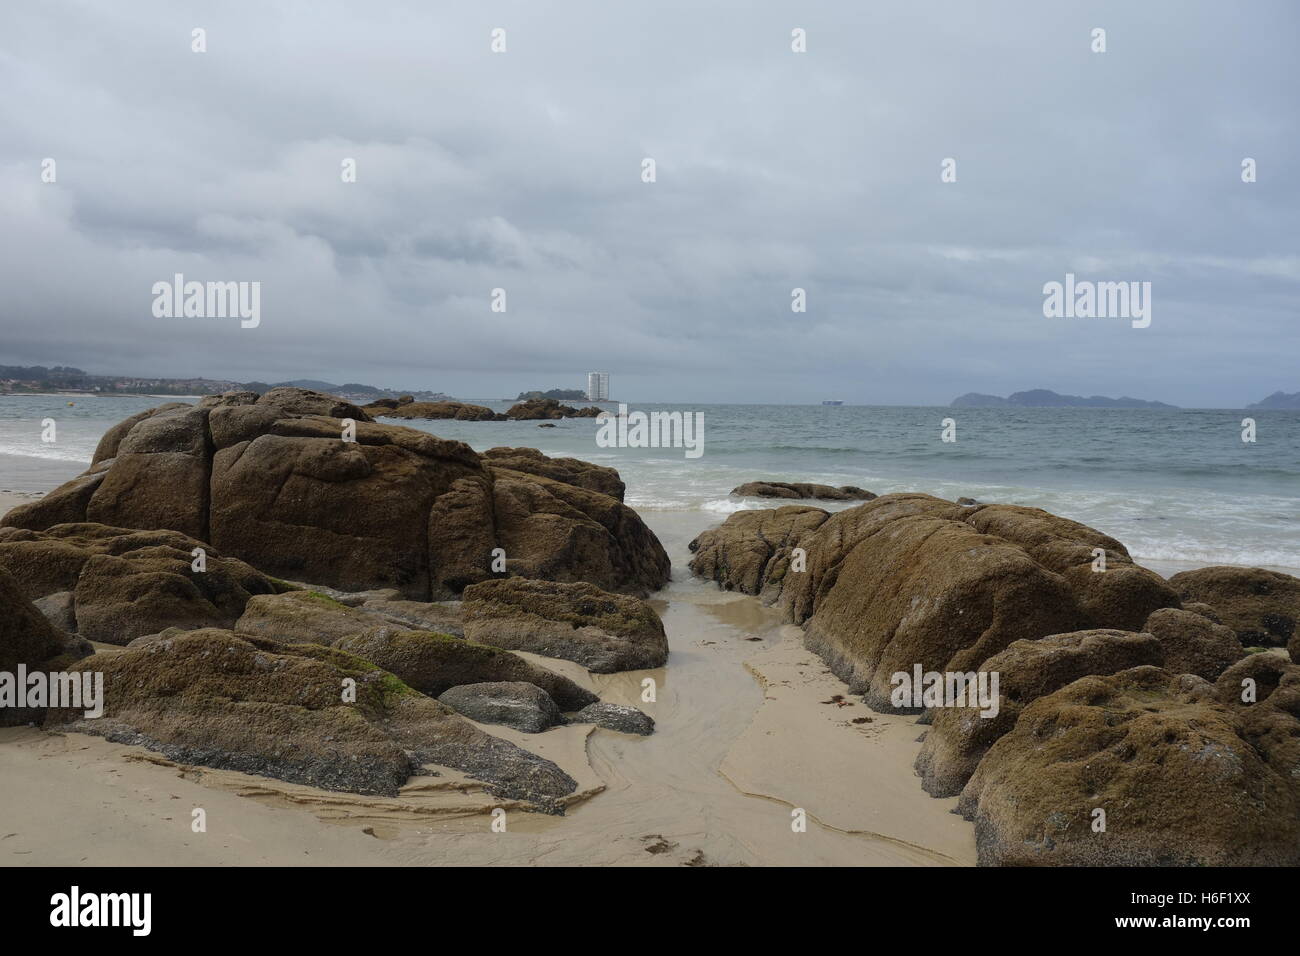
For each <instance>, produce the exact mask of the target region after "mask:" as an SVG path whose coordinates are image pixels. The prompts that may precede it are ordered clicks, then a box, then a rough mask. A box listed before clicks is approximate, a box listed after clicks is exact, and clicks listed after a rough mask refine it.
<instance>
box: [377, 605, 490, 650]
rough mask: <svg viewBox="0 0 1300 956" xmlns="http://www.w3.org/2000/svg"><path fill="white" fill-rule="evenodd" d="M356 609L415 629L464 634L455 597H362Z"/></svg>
mask: <svg viewBox="0 0 1300 956" xmlns="http://www.w3.org/2000/svg"><path fill="white" fill-rule="evenodd" d="M357 610H359V611H361V612H362V613H363V614H369V615H371V616H372V617H376V618H378V619H379V620H381V621H383V622H384V623H386V624H395V625H398V626H399V627H409V628H413V629H415V630H417V631H437V632H438V633H439V634H451V635H453V636H454V637H464V636H465V628H464V625H463V623H462V616H461V605H460V602H459V601H447V602H443V603H440V604H435V603H429V602H425V601H400V600H378V599H373V600H369V601H366V602H365V603H364V604H362V605H361V606H360V607H358V608H357ZM488 643H491V641H489V642H488Z"/></svg>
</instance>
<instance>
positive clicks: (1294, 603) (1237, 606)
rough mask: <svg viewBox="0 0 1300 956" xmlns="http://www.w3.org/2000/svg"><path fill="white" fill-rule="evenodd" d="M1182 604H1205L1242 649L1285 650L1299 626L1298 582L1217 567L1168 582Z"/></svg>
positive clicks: (1285, 576)
mask: <svg viewBox="0 0 1300 956" xmlns="http://www.w3.org/2000/svg"><path fill="white" fill-rule="evenodd" d="M1169 584H1170V586H1171V587H1172V588H1173V589H1174V590H1175V591H1177V592H1178V594H1179V596H1181V597H1182V599H1183V600H1184V601H1195V602H1198V603H1203V604H1208V605H1209V606H1210V607H1212V608H1214V610H1215V612H1216V613H1217V614H1218V615H1219V618H1220V620H1221V621H1222V623H1223V624H1226V625H1227V626H1228V627H1230V628H1232V629H1233V630H1234V631H1236V632H1237V637H1238V638H1239V639H1240V640H1241V643H1242V644H1243V645H1245V646H1246V647H1258V646H1263V647H1285V646H1286V645H1287V642H1288V641H1290V640H1291V638H1292V637H1293V636H1295V633H1296V621H1297V620H1300V578H1296V577H1292V576H1291V575H1289V574H1282V573H1281V572H1280V571H1266V570H1264V569H1263V568H1238V567H1230V566H1224V565H1219V566H1215V567H1209V568H1197V569H1196V570H1194V571H1180V572H1179V573H1178V574H1175V575H1174V576H1173V577H1171V578H1170V579H1169Z"/></svg>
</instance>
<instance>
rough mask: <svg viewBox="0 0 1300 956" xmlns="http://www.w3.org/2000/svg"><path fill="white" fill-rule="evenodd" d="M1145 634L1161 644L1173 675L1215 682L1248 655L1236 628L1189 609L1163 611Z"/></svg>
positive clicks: (1151, 620)
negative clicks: (1235, 631)
mask: <svg viewBox="0 0 1300 956" xmlns="http://www.w3.org/2000/svg"><path fill="white" fill-rule="evenodd" d="M1143 630H1145V631H1147V632H1148V633H1150V634H1153V635H1155V638H1156V640H1158V641H1159V642H1160V646H1161V648H1162V650H1163V651H1164V668H1165V670H1167V671H1169V672H1170V673H1171V674H1195V675H1196V676H1197V677H1203V678H1205V679H1206V680H1208V681H1214V680H1217V679H1218V677H1219V675H1220V674H1222V673H1223V672H1224V670H1225V669H1227V668H1228V666H1229V665H1231V664H1233V663H1235V662H1236V661H1239V660H1240V659H1241V658H1242V657H1244V656H1245V654H1246V649H1245V648H1243V647H1242V646H1241V641H1239V640H1238V639H1237V635H1236V634H1235V633H1234V632H1233V630H1232V628H1230V627H1224V626H1223V625H1222V624H1215V623H1214V622H1213V621H1211V620H1210V619H1209V618H1207V617H1203V616H1202V615H1200V614H1196V613H1193V612H1192V611H1188V610H1185V609H1184V610H1179V609H1178V608H1173V607H1166V608H1161V609H1160V610H1158V611H1155V612H1154V613H1152V615H1151V616H1150V617H1149V618H1147V623H1146V626H1145V627H1144V628H1143ZM1093 673H1100V672H1098V671H1093Z"/></svg>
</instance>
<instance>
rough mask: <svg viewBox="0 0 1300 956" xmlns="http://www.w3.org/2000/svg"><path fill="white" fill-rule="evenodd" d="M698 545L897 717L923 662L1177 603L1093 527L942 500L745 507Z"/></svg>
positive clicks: (721, 571)
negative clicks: (896, 702) (900, 684)
mask: <svg viewBox="0 0 1300 956" xmlns="http://www.w3.org/2000/svg"><path fill="white" fill-rule="evenodd" d="M691 548H692V550H694V551H695V552H696V557H695V559H694V560H693V561H692V562H691V569H692V570H693V571H694V572H695V573H696V574H699V575H701V576H704V577H712V578H713V579H714V580H717V581H718V582H719V583H720V584H721V585H722V586H723V587H726V588H734V589H737V590H743V591H746V592H747V593H755V594H761V595H763V597H764V600H767V601H769V602H777V601H779V603H780V605H781V607H782V608H783V609H784V610H785V612H786V614H787V615H788V617H789V619H790V620H792V621H793V622H794V623H797V624H802V625H803V626H804V630H805V641H806V643H807V645H808V647H809V648H811V649H812V650H814V651H816V652H817V653H818V654H820V655H821V656H822V657H823V658H824V659H825V660H826V661H827V663H828V664H829V665H830V667H831V669H832V670H833V671H834V672H835V673H836V674H837V675H838V676H839V677H840V678H841V679H843V680H844V681H845V682H846V683H848V684H849V686H850V688H851V689H852V690H853V691H854V692H860V693H863V694H864V695H865V698H866V701H867V703H868V704H869V705H870V706H871V707H874V708H876V709H880V710H891V709H894V708H892V706H891V704H890V681H891V677H892V675H893V674H895V673H897V672H900V671H902V672H909V673H910V672H911V671H912V669H913V667H914V666H916V665H918V664H919V665H921V667H922V668H923V669H924V670H925V671H943V672H949V671H953V672H956V671H960V672H963V673H965V672H968V671H971V670H975V669H976V668H977V667H978V665H979V664H980V663H981V662H982V661H984V660H986V659H987V658H989V657H991V656H992V655H994V654H997V653H998V652H999V651H1001V650H1003V649H1004V648H1005V647H1007V646H1008V645H1010V644H1011V643H1012V642H1014V641H1017V640H1036V639H1038V638H1041V637H1046V636H1047V635H1049V634H1061V633H1068V632H1070V631H1077V630H1084V629H1090V628H1118V629H1122V630H1135V629H1137V628H1140V627H1141V626H1142V624H1143V623H1144V622H1145V621H1146V619H1147V617H1148V616H1149V615H1150V614H1151V612H1152V611H1153V610H1155V609H1156V608H1159V607H1167V606H1177V604H1178V596H1177V594H1175V593H1174V592H1173V590H1172V589H1171V588H1169V587H1168V585H1167V584H1166V583H1165V582H1164V580H1163V579H1162V578H1160V577H1159V576H1158V575H1156V574H1154V573H1152V572H1150V571H1148V570H1146V569H1145V568H1141V567H1138V566H1137V565H1135V564H1133V563H1132V560H1131V559H1130V557H1129V555H1128V552H1127V551H1125V550H1124V547H1123V545H1121V544H1120V543H1119V542H1117V541H1115V540H1114V539H1112V538H1109V537H1107V536H1105V535H1103V534H1101V533H1100V532H1098V531H1095V530H1093V529H1091V528H1088V527H1087V526H1085V525H1081V524H1078V523H1077V522H1073V521H1068V520H1066V519H1062V518H1058V517H1056V516H1055V515H1051V514H1049V513H1047V512H1045V511H1041V510H1039V509H1035V508H1020V507H1015V506H1009V505H976V506H974V507H965V506H960V505H957V504H955V503H953V502H950V501H944V500H943V499H940V498H934V497H932V496H930V495H921V494H895V495H885V496H882V497H880V498H877V499H875V500H874V501H870V502H868V503H867V504H864V505H860V506H858V507H856V508H850V509H848V510H846V511H841V512H838V513H836V514H834V515H827V514H826V512H824V511H822V510H821V509H817V508H807V507H804V508H795V507H786V508H779V509H777V510H776V511H775V512H772V513H770V514H764V513H761V512H758V513H756V512H739V513H737V514H734V515H732V516H731V517H730V518H728V520H727V521H726V522H725V523H724V524H723V526H722V527H721V528H719V529H715V530H714V531H711V532H706V533H705V534H702V535H700V536H699V537H698V538H697V539H696V540H695V541H694V542H692V544H691ZM1099 555H1104V557H1105V563H1104V564H1103V563H1102V562H1101V561H1099V560H1098V556H1099ZM801 568H802V569H803V570H800V569H801ZM915 709H919V708H915Z"/></svg>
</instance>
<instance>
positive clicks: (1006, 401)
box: [951, 388, 1178, 408]
mask: <svg viewBox="0 0 1300 956" xmlns="http://www.w3.org/2000/svg"><path fill="white" fill-rule="evenodd" d="M951 407H953V408H1177V407H1178V406H1176V405H1167V404H1165V403H1164V402H1148V401H1144V400H1143V399H1140V398H1129V397H1128V396H1121V397H1120V398H1107V397H1106V396H1105V395H1090V396H1088V397H1087V398H1085V397H1083V396H1082V395H1061V394H1058V393H1057V392H1053V391H1051V390H1049V389H1046V388H1031V389H1030V390H1029V391H1027V392H1014V393H1012V394H1011V395H1008V396H1007V397H1006V398H1002V397H1001V396H998V395H982V394H980V393H979V392H967V393H966V394H965V395H959V396H958V397H957V398H954V399H953V400H952V406H951Z"/></svg>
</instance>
